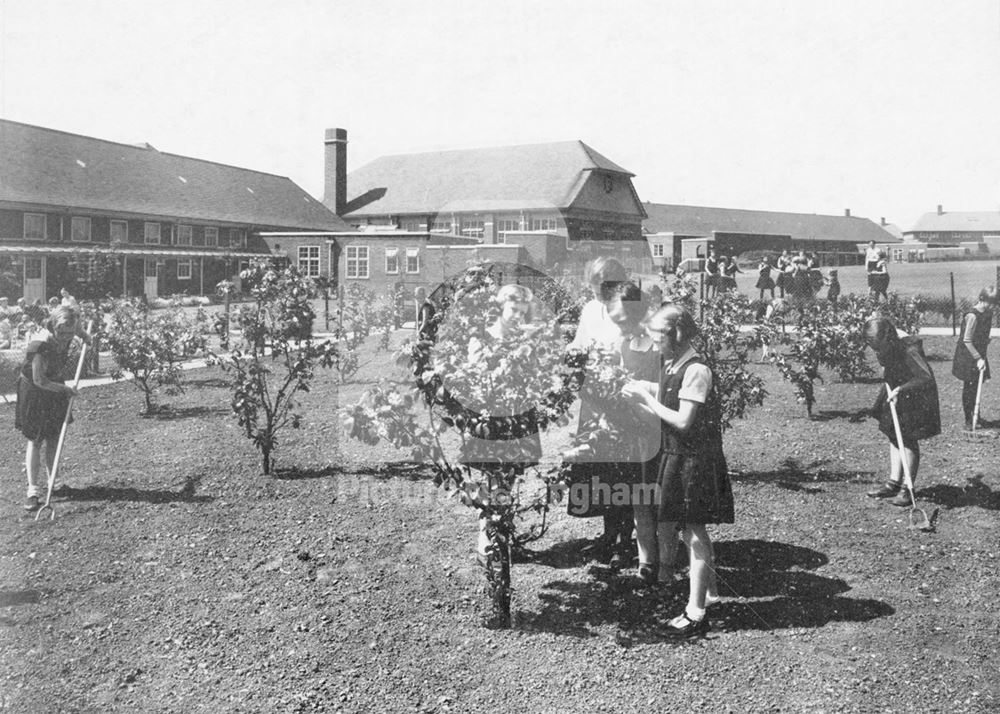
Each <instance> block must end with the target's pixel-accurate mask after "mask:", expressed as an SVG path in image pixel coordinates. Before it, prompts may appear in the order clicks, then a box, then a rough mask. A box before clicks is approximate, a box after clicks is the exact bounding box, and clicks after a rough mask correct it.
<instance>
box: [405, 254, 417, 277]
mask: <svg viewBox="0 0 1000 714" xmlns="http://www.w3.org/2000/svg"><path fill="white" fill-rule="evenodd" d="M406 272H407V273H419V272H420V249H419V248H407V249H406Z"/></svg>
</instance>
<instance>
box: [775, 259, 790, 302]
mask: <svg viewBox="0 0 1000 714" xmlns="http://www.w3.org/2000/svg"><path fill="white" fill-rule="evenodd" d="M791 270H792V257H791V256H790V255H789V254H788V251H787V250H783V251H781V255H779V256H778V278H777V280H775V286H777V288H778V296H779V297H785V289H786V288H787V287H788V276H789V273H791Z"/></svg>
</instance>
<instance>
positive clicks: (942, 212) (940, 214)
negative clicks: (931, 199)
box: [938, 203, 944, 216]
mask: <svg viewBox="0 0 1000 714" xmlns="http://www.w3.org/2000/svg"><path fill="white" fill-rule="evenodd" d="M938 215H939V216H943V215H944V208H943V207H942V206H941V204H940V203H939V204H938Z"/></svg>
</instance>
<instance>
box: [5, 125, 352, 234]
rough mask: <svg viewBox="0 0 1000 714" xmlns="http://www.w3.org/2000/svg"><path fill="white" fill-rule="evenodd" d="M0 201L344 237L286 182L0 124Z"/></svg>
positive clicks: (330, 216) (327, 214)
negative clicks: (322, 232) (332, 233)
mask: <svg viewBox="0 0 1000 714" xmlns="http://www.w3.org/2000/svg"><path fill="white" fill-rule="evenodd" d="M0 201H10V202H16V203H29V204H42V205H56V206H67V207H69V208H77V209H86V210H94V211H109V212H123V213H135V214H142V215H148V216H165V217H176V218H183V219H190V220H203V221H224V222H233V223H249V224H254V225H257V226H261V227H276V228H277V227H281V228H300V229H313V230H346V229H347V225H346V224H345V223H344V222H343V221H342V220H341V219H340V218H338V217H337V216H336V215H335V214H334V213H332V212H331V211H330V210H329V209H328V208H326V207H325V206H324V205H323V204H322V203H321V202H319V201H317V200H316V199H314V198H312V197H311V196H310V195H309V194H307V193H306V192H305V191H304V190H302V189H301V188H299V187H298V186H297V185H296V184H295V183H294V182H292V180H291V179H289V178H286V177H284V176H276V175H274V174H268V173H264V172H261V171H251V170H250V169H242V168H237V167H235V166H226V165H224V164H217V163H214V162H211V161H204V160H202V159H193V158H190V157H187V156H178V155H176V154H167V153H163V152H160V151H157V150H156V149H154V148H153V147H151V146H149V145H148V144H143V145H141V146H133V145H130V144H119V143H116V142H113V141H105V140H103V139H94V138H91V137H87V136H80V135H78V134H69V133H67V132H63V131H56V130H54V129H45V128H42V127H37V126H31V125H29V124H21V123H19V122H13V121H8V120H3V119H0Z"/></svg>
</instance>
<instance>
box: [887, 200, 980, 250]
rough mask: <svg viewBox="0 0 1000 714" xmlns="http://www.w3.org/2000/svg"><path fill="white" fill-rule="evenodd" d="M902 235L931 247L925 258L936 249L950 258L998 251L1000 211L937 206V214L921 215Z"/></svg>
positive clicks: (927, 247)
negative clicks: (946, 209)
mask: <svg viewBox="0 0 1000 714" xmlns="http://www.w3.org/2000/svg"><path fill="white" fill-rule="evenodd" d="M903 236H904V238H905V239H906V240H907V241H913V242H916V243H919V244H922V245H921V248H926V249H928V251H929V253H928V255H927V256H926V257H933V254H934V253H935V252H939V253H944V254H946V255H947V256H948V257H962V256H964V255H969V254H973V253H997V252H1000V211H958V212H956V211H945V210H944V208H943V207H942V206H938V207H937V211H935V212H934V213H925V214H924V215H922V216H921V217H920V218H919V219H918V220H917V222H916V224H915V225H914V226H913V228H911V229H910V230H908V231H904V232H903ZM934 249H941V250H938V251H935V250H934ZM925 252H927V251H925Z"/></svg>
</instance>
